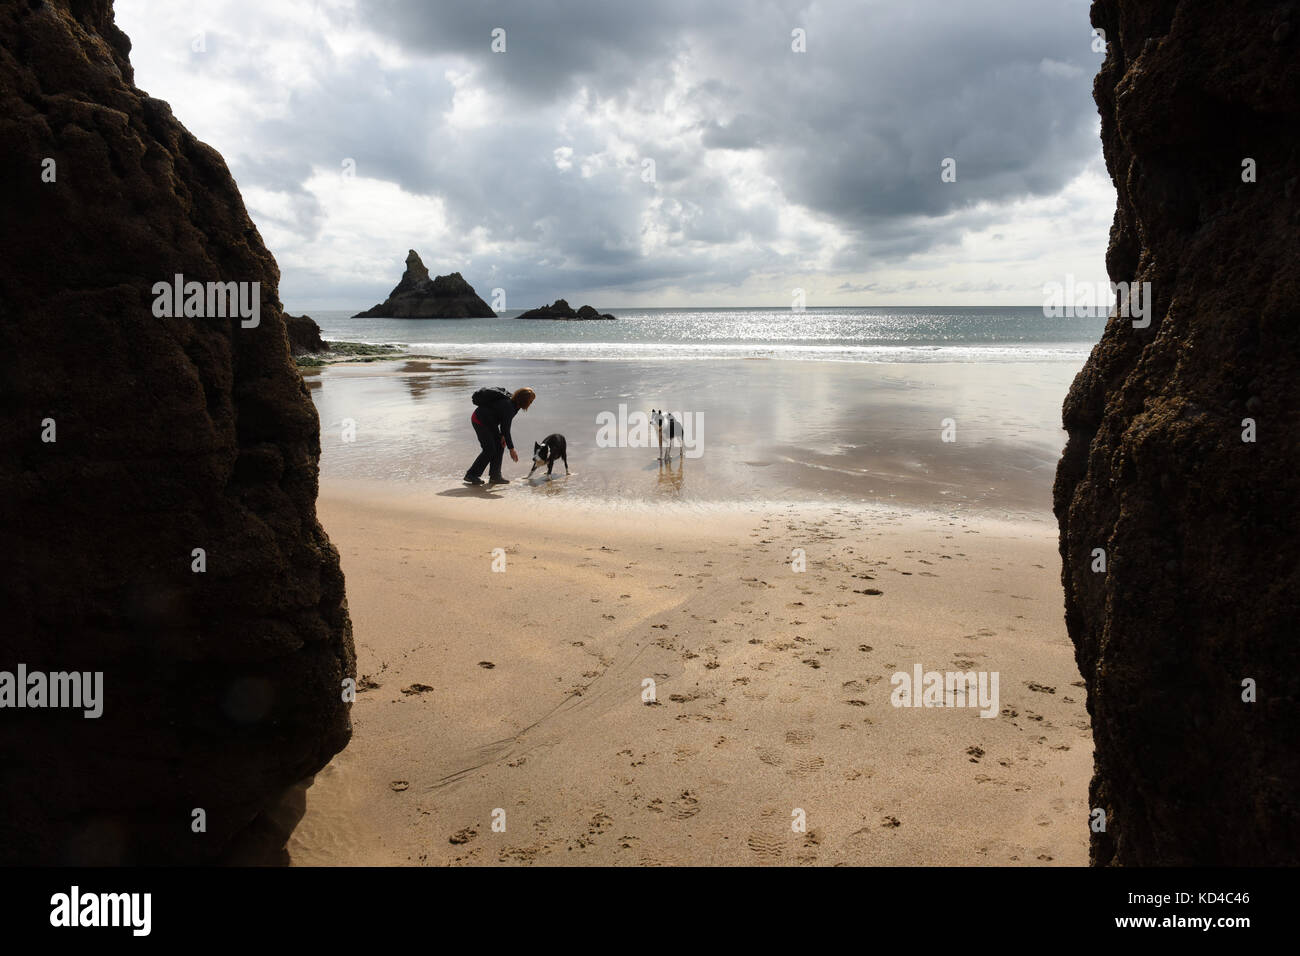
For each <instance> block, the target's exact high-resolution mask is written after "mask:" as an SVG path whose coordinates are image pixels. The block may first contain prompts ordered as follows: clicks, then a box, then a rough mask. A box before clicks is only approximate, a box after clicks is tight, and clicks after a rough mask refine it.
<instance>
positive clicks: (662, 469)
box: [657, 455, 686, 496]
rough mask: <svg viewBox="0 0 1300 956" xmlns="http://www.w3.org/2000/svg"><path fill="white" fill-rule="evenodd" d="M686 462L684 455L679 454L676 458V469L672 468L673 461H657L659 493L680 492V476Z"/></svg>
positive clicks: (671, 493) (676, 493)
mask: <svg viewBox="0 0 1300 956" xmlns="http://www.w3.org/2000/svg"><path fill="white" fill-rule="evenodd" d="M685 462H686V456H685V455H681V456H679V457H678V459H677V470H676V471H674V470H673V463H672V461H671V460H669V461H661V462H659V487H658V489H657V490H658V492H659V493H660V494H661V495H674V496H675V495H680V494H681V493H682V476H683V470H682V469H683V466H684V465H685Z"/></svg>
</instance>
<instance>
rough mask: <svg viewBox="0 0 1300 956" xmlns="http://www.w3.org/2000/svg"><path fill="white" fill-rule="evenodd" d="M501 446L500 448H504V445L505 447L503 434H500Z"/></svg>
mask: <svg viewBox="0 0 1300 956" xmlns="http://www.w3.org/2000/svg"><path fill="white" fill-rule="evenodd" d="M501 447H502V448H505V447H506V436H505V435H502V436H501Z"/></svg>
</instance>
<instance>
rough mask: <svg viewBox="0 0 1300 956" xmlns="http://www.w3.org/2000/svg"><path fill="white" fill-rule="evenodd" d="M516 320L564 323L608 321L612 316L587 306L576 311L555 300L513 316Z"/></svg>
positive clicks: (567, 304)
mask: <svg viewBox="0 0 1300 956" xmlns="http://www.w3.org/2000/svg"><path fill="white" fill-rule="evenodd" d="M515 318H517V319H562V320H564V321H569V322H572V321H577V320H588V319H610V320H613V318H614V316H612V315H610V314H609V313H608V312H604V313H601V312H597V311H596V310H595V309H593V308H592V307H591V306H589V305H584V306H583V307H582V308H580V309H578V311H576V312H575V311H574V310H573V309H572V308H570V307H569V303H568V302H566V301H564V300H563V299H556V300H555V303H554V304H553V305H544V306H542V307H541V308H537V309H529V310H528V311H527V312H525V313H523V314H522V315H517V316H515Z"/></svg>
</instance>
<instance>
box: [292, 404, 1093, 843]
mask: <svg viewBox="0 0 1300 956" xmlns="http://www.w3.org/2000/svg"><path fill="white" fill-rule="evenodd" d="M326 387H327V388H328V387H329V386H328V385H327V386H326ZM430 388H431V389H432V388H433V386H430ZM539 417H540V416H539ZM693 464H694V463H693V462H691V461H689V460H688V461H687V462H686V463H685V467H686V469H687V470H688V472H687V473H688V476H689V475H690V471H689V469H691V467H692V465H693ZM580 467H584V468H585V467H590V466H589V465H587V464H585V463H584V464H583V465H581V466H580ZM651 478H652V479H653V473H652V474H651ZM687 480H688V481H690V480H691V478H690V477H688V479H687ZM562 484H563V482H561V481H556V482H551V483H549V487H561V486H562ZM583 502H585V504H584V503H583ZM320 516H321V520H322V522H323V523H324V525H325V527H326V528H327V529H328V531H329V533H330V536H331V538H332V539H333V541H334V542H335V544H336V545H337V546H338V547H339V550H340V552H341V554H342V562H343V569H344V572H345V574H346V575H347V584H348V596H349V603H350V607H351V613H352V617H353V621H354V624H355V632H356V644H357V654H358V670H359V673H360V674H362V675H365V678H366V679H365V681H363V687H364V688H365V689H363V691H362V692H361V693H360V695H359V697H358V699H357V703H356V705H355V706H354V708H353V711H352V718H353V724H354V730H355V734H354V738H353V741H352V743H351V745H350V746H349V747H348V748H347V749H346V750H345V751H343V752H342V753H341V754H339V755H338V756H337V757H336V758H335V759H334V761H333V762H332V763H331V764H330V765H329V766H328V767H327V768H326V769H325V770H324V771H323V772H322V773H321V774H319V775H318V777H317V780H316V784H315V786H313V787H312V789H311V790H310V792H309V794H308V810H307V815H306V817H305V818H304V820H303V822H302V824H301V825H300V826H299V828H298V830H297V831H296V833H295V834H294V836H293V838H292V842H291V844H290V852H291V855H292V858H293V861H294V863H295V864H296V865H361V864H381V865H383V864H393V865H503V864H504V865H519V864H523V865H526V864H537V865H576V864H614V865H663V864H785V865H795V864H800V865H802V864H815V865H828V864H850V865H895V864H957V865H964V864H971V865H978V864H988V865H1060V864H1072V865H1082V864H1085V863H1086V861H1087V806H1086V795H1087V785H1088V779H1089V776H1090V774H1091V767H1092V757H1091V736H1090V732H1089V727H1088V718H1087V713H1086V710H1085V707H1084V691H1083V689H1082V687H1081V686H1079V683H1080V682H1079V676H1078V673H1077V671H1076V668H1075V665H1074V660H1073V653H1072V648H1071V646H1070V643H1069V641H1068V639H1067V637H1066V633H1065V628H1064V624H1063V621H1062V610H1061V608H1062V601H1061V594H1060V584H1059V559H1058V557H1057V553H1056V538H1055V529H1054V526H1052V525H1051V524H1050V523H1049V522H1047V521H1046V520H1042V516H1041V515H1040V517H1039V520H1032V521H1020V522H1012V521H1002V520H994V519H992V518H989V517H987V516H981V515H973V514H970V513H968V512H966V511H963V510H961V509H955V510H949V511H937V510H935V511H923V510H919V509H908V510H901V509H895V508H889V507H882V506H879V505H873V504H860V503H851V504H850V503H844V504H839V505H819V504H815V503H808V502H803V503H793V502H780V501H775V502H769V503H762V502H757V501H741V500H734V501H732V502H730V503H727V504H725V506H724V504H722V503H717V504H715V505H711V506H710V505H705V504H703V503H701V502H698V501H695V502H683V501H680V500H675V501H663V500H659V499H655V498H654V497H653V495H652V494H647V495H646V496H644V498H643V499H642V500H641V501H640V502H639V503H635V504H626V503H625V504H623V505H620V506H614V505H612V504H609V503H607V502H601V501H598V500H595V499H594V498H582V497H580V496H577V495H572V494H550V495H546V494H540V493H534V491H533V490H531V489H529V488H527V487H520V486H510V487H509V488H507V489H505V490H504V491H503V493H501V494H497V495H492V496H487V495H481V494H477V493H474V492H472V491H470V490H469V489H462V488H459V487H458V486H457V485H456V484H455V483H454V482H452V483H447V482H441V483H440V482H434V481H424V482H420V481H404V482H394V481H373V480H369V481H366V480H355V479H351V480H350V479H343V478H337V477H335V478H329V477H327V478H326V480H325V481H324V482H323V484H322V493H321V499H320ZM796 548H799V549H803V550H804V552H805V554H806V570H805V571H803V572H797V571H795V570H793V569H792V564H791V557H792V554H793V552H794V549H796ZM494 549H502V551H501V552H497V559H498V564H499V559H500V557H501V554H502V553H503V554H504V559H505V570H504V571H494V570H493V561H494V554H493V552H494ZM876 592H879V593H876ZM917 664H920V665H921V666H922V667H923V669H925V670H931V669H933V670H939V671H949V670H961V671H985V672H989V671H997V672H998V673H999V675H1000V680H999V701H998V711H999V716H997V717H996V718H992V719H985V718H982V717H980V716H979V713H978V711H977V710H975V709H971V708H955V707H947V708H901V707H895V706H893V705H892V703H891V675H893V674H894V673H896V672H899V671H903V672H911V671H912V669H913V668H914V666H915V665H917ZM647 680H650V681H653V682H654V685H653V686H654V695H655V699H654V701H652V702H647V701H646V700H644V699H643V695H644V694H645V688H646V686H647V685H646V684H645V683H644V682H645V681H647ZM800 814H802V817H803V819H804V820H806V826H805V829H804V830H803V831H802V832H800V831H798V830H796V829H795V828H794V827H793V826H792V824H794V823H797V822H798V821H799V819H800ZM494 819H495V820H496V821H497V822H498V824H501V823H502V822H503V825H504V830H501V829H497V830H494Z"/></svg>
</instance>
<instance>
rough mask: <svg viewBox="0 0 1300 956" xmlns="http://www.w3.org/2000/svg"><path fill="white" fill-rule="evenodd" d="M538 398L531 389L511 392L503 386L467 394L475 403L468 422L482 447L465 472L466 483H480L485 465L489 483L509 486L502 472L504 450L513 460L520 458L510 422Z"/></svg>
mask: <svg viewBox="0 0 1300 956" xmlns="http://www.w3.org/2000/svg"><path fill="white" fill-rule="evenodd" d="M536 398H537V393H536V392H534V391H533V390H532V389H531V388H517V389H515V390H514V392H513V393H511V392H508V391H506V390H505V389H504V388H480V389H478V390H477V391H476V392H474V394H473V395H471V396H470V401H471V402H473V403H474V414H473V415H471V416H470V419H469V421H470V424H471V425H473V426H474V436H475V437H476V438H477V439H478V443H479V447H480V448H481V449H482V451H481V452H479V456H478V457H477V458H475V459H474V464H472V465H470V466H469V471H467V472H465V483H466V484H468V485H481V484H483V479H482V478H481V477H480V476H481V475H482V474H483V469H484V468H488V469H489V470H488V484H489V485H508V484H510V479H509V478H507V477H505V476H504V475H502V474H501V459H502V458H503V457H504V456H505V452H506V449H507V448H508V449H510V458H511V460H512V461H518V460H519V453H518V452H517V451H515V443H514V441H513V440H512V439H511V438H510V423H511V422H512V421H514V418H515V415H516V414H517V413H518V412H519V411H520V410H521V409H522V410H524V411H527V410H528V406H530V405H532V404H533V402H534V401H535V400H536Z"/></svg>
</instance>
